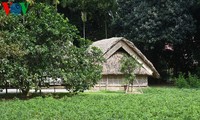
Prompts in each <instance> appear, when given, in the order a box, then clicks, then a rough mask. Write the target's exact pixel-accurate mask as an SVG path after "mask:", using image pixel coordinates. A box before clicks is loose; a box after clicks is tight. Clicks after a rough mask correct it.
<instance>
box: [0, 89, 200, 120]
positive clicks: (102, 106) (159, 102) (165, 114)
mask: <svg viewBox="0 0 200 120" xmlns="http://www.w3.org/2000/svg"><path fill="white" fill-rule="evenodd" d="M199 100H200V91H199V90H194V89H175V88H149V89H145V93H144V94H140V95H136V94H121V93H84V94H80V95H77V96H73V97H67V96H64V97H62V98H61V99H54V98H52V97H47V98H42V97H38V98H33V99H30V100H24V101H23V100H18V99H15V100H9V101H8V100H1V101H0V106H1V107H0V112H1V114H0V117H1V119H3V120H11V119H15V120H27V119H40V120H44V119H45V120H46V119H70V120H80V119H84V120H85V119H87V120H94V119H95V120H96V119H98V120H99V119H100V120H101V119H102V120H105V119H115V120H121V119H123V120H130V119H132V120H137V119H141V120H147V119H152V120H157V119H159V120H163V119H175V120H184V119H185V120H198V119H199V118H200V114H199V112H200V107H199ZM122 101H123V102H122ZM11 113H12V114H11Z"/></svg>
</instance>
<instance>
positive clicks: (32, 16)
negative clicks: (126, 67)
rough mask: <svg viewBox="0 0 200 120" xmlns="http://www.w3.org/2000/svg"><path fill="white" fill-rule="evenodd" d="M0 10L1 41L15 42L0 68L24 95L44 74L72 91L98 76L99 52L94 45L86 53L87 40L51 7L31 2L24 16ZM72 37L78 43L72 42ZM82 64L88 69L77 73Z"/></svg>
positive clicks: (90, 85)
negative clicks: (31, 4) (58, 80)
mask: <svg viewBox="0 0 200 120" xmlns="http://www.w3.org/2000/svg"><path fill="white" fill-rule="evenodd" d="M0 14H1V16H0V21H1V22H0V28H1V30H0V33H1V34H2V35H1V36H3V40H4V42H5V45H9V46H11V45H16V46H17V47H15V48H16V49H11V53H13V54H9V56H6V55H4V56H3V57H2V58H1V59H0V60H1V61H3V62H4V63H5V64H1V68H0V69H1V70H0V71H3V74H4V76H6V80H9V82H10V83H11V84H12V85H14V86H16V87H17V88H19V89H20V90H21V91H22V92H23V94H24V95H27V94H28V92H29V90H30V89H32V88H36V89H38V88H39V87H41V83H43V82H44V81H43V80H45V78H47V77H51V78H54V79H56V78H62V79H63V81H65V83H66V84H68V85H70V86H71V87H70V89H69V90H72V91H73V92H79V91H83V90H85V89H88V88H89V87H92V85H94V84H95V83H96V81H97V80H99V77H100V73H101V72H100V70H101V69H100V67H99V65H98V64H95V63H97V62H100V63H101V59H97V56H101V55H100V52H97V51H98V50H96V49H94V51H91V52H90V54H89V53H87V48H88V46H89V43H90V42H89V40H85V39H82V38H81V37H80V36H78V35H77V33H78V31H77V28H76V27H75V26H73V25H71V24H70V23H69V21H68V19H64V17H63V16H62V15H60V14H58V13H57V11H56V10H55V9H54V8H53V7H51V6H47V5H44V4H41V3H40V4H33V6H32V7H31V8H30V10H29V11H28V13H27V14H26V15H25V16H22V15H12V14H11V15H9V16H6V15H5V13H4V12H3V11H2V10H1V11H0ZM75 41H76V42H77V44H78V46H74V45H73V42H75ZM2 52H3V51H2ZM15 53H16V55H15ZM18 53H20V54H19V55H18ZM82 58H84V59H82ZM83 60H85V62H84V61H83ZM85 67H87V70H88V71H89V70H90V71H89V72H90V73H87V74H84V75H80V73H82V72H84V71H86V69H85ZM77 71H78V72H77ZM72 78H74V79H72ZM86 78H87V79H86ZM86 81H87V82H86ZM1 82H2V81H1ZM81 86H82V87H81ZM83 86H84V87H83ZM85 86H86V87H85Z"/></svg>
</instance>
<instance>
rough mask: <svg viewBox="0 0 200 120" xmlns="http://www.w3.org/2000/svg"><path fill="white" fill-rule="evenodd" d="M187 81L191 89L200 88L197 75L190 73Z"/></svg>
mask: <svg viewBox="0 0 200 120" xmlns="http://www.w3.org/2000/svg"><path fill="white" fill-rule="evenodd" d="M187 81H188V83H189V85H190V87H191V88H199V87H200V80H199V78H198V77H197V76H196V75H192V74H190V73H189V76H188V78H187Z"/></svg>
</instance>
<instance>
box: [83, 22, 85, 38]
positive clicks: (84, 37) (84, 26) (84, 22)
mask: <svg viewBox="0 0 200 120" xmlns="http://www.w3.org/2000/svg"><path fill="white" fill-rule="evenodd" d="M83 38H84V39H85V38H86V36H85V22H83Z"/></svg>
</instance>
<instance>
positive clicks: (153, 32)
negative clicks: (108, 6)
mask: <svg viewBox="0 0 200 120" xmlns="http://www.w3.org/2000/svg"><path fill="white" fill-rule="evenodd" d="M194 3H195V1H182V0H178V1H173V0H165V1H155V0H153V1H148V0H128V1H127V0H119V1H118V4H119V8H118V12H117V13H118V17H116V18H115V21H114V26H113V31H114V33H117V34H115V35H118V36H124V37H127V38H128V39H130V40H132V42H134V43H135V44H136V45H137V46H138V47H139V48H140V49H141V50H142V51H143V53H144V54H145V55H146V56H147V57H148V58H149V59H150V60H151V61H152V62H153V63H154V65H155V66H156V67H157V69H158V70H159V71H161V72H162V70H167V69H169V68H174V73H177V71H179V70H180V69H182V68H180V66H187V67H186V68H184V70H186V71H187V68H189V66H190V65H191V64H187V62H188V61H190V60H191V59H190V60H189V59H188V60H184V61H183V63H182V64H180V62H179V61H182V59H180V58H183V57H184V55H185V54H188V53H191V52H189V51H188V50H187V48H186V47H185V46H186V45H188V44H193V39H192V38H193V36H194V33H195V30H196V26H195V20H194V18H193V16H192V12H191V7H192V6H193V4H194ZM165 44H172V45H173V49H174V51H165V50H164V46H165ZM190 50H191V49H190ZM185 51H187V53H185ZM188 55H190V54H188ZM176 61H177V62H179V63H176ZM161 62H162V63H161ZM176 68H178V69H176ZM182 70H183V69H182ZM162 75H163V74H162V73H161V76H162Z"/></svg>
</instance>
